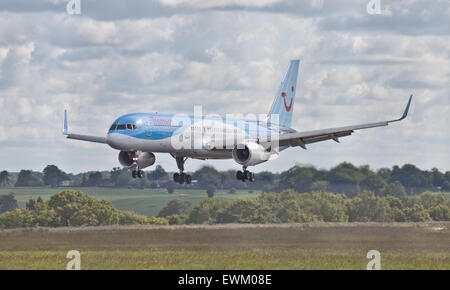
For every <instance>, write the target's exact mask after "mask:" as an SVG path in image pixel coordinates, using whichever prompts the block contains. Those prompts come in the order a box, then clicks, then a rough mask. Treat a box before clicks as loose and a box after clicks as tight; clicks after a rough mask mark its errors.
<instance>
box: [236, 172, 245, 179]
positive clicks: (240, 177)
mask: <svg viewBox="0 0 450 290" xmlns="http://www.w3.org/2000/svg"><path fill="white" fill-rule="evenodd" d="M236 179H237V180H242V181H244V180H245V176H244V173H242V171H240V170H239V171H238V172H236Z"/></svg>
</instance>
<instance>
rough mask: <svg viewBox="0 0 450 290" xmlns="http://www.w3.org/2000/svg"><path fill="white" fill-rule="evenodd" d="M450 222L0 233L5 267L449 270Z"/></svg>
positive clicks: (1, 264) (1, 263) (0, 255)
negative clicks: (375, 258) (375, 259)
mask: <svg viewBox="0 0 450 290" xmlns="http://www.w3.org/2000/svg"><path fill="white" fill-rule="evenodd" d="M449 227H450V223H448V222H446V223H419V224H416V223H388V224H379V223H366V224H363V223H315V224H284V225H214V226H207V225H196V226H194V225H192V226H108V227H89V228H57V229H44V228H40V229H21V230H3V231H0V269H65V267H66V264H67V262H68V261H69V260H68V259H66V254H67V252H68V251H69V250H79V251H80V253H81V268H82V269H365V268H366V265H367V263H368V262H369V259H367V258H366V254H367V252H368V251H369V250H373V249H374V250H378V251H379V252H380V253H381V268H382V269H450V230H449Z"/></svg>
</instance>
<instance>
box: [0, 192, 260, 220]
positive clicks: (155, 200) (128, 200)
mask: <svg viewBox="0 0 450 290" xmlns="http://www.w3.org/2000/svg"><path fill="white" fill-rule="evenodd" d="M66 189H74V190H81V191H83V192H84V193H87V194H89V195H90V196H93V197H96V198H99V199H105V200H108V201H111V202H112V203H113V205H114V206H115V207H116V208H117V209H120V210H131V211H134V212H136V213H138V214H143V215H146V216H156V215H158V213H159V211H160V210H161V208H163V207H164V206H165V205H166V204H167V202H169V201H170V200H171V199H174V198H179V199H183V200H187V201H189V202H191V203H192V205H193V206H195V205H197V204H198V203H199V202H200V201H202V200H203V199H205V198H206V197H207V195H206V191H205V190H198V189H179V190H175V193H173V194H168V193H167V190H166V189H165V188H161V189H128V188H104V187H81V188H68V187H64V188H49V187H11V188H5V187H1V188H0V195H2V194H8V193H10V192H13V193H14V196H15V198H16V199H17V201H18V203H19V207H25V203H26V202H27V201H28V200H29V199H30V198H33V199H36V198H37V197H38V196H40V197H41V198H42V199H43V200H48V199H49V198H50V196H51V195H53V194H55V193H57V192H60V191H62V190H66ZM258 194H259V191H255V192H254V193H248V191H239V190H237V191H236V193H235V194H229V193H228V191H226V190H217V191H216V192H215V194H214V198H215V199H218V200H224V199H235V198H242V197H256V196H257V195H258Z"/></svg>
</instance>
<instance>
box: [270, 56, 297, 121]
mask: <svg viewBox="0 0 450 290" xmlns="http://www.w3.org/2000/svg"><path fill="white" fill-rule="evenodd" d="M299 63H300V61H299V60H298V59H294V60H291V64H290V65H289V69H288V71H287V73H286V76H285V77H284V80H283V82H282V83H281V86H280V89H279V91H278V94H277V95H276V96H275V100H274V101H273V104H272V107H271V108H270V111H269V114H268V119H269V120H270V119H271V118H273V119H272V120H276V119H277V118H276V116H273V115H275V114H278V119H279V121H278V124H279V125H280V126H283V127H290V126H291V121H292V112H293V111H294V100H295V91H296V88H297V75H298V65H299Z"/></svg>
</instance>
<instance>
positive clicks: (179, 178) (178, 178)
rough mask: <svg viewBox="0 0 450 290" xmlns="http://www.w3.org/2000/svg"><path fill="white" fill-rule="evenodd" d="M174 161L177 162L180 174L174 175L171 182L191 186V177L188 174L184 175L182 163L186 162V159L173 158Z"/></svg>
mask: <svg viewBox="0 0 450 290" xmlns="http://www.w3.org/2000/svg"><path fill="white" fill-rule="evenodd" d="M174 158H175V160H176V161H177V167H178V169H179V170H180V173H175V174H174V175H173V181H175V182H177V183H179V184H183V183H186V184H191V182H192V177H191V176H190V175H189V174H186V173H184V172H183V171H184V163H185V162H186V160H187V157H175V156H174Z"/></svg>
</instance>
